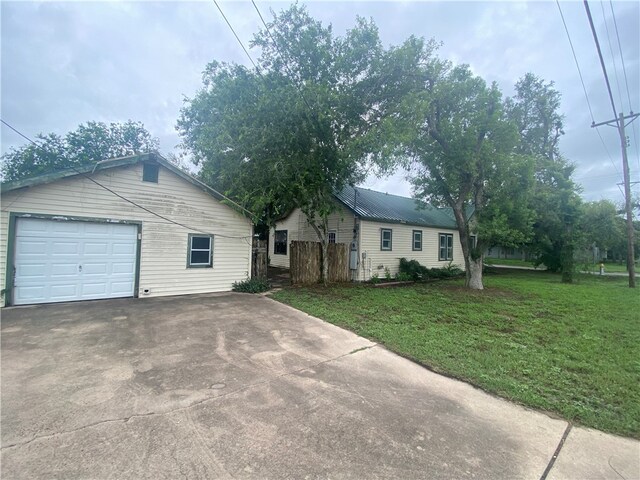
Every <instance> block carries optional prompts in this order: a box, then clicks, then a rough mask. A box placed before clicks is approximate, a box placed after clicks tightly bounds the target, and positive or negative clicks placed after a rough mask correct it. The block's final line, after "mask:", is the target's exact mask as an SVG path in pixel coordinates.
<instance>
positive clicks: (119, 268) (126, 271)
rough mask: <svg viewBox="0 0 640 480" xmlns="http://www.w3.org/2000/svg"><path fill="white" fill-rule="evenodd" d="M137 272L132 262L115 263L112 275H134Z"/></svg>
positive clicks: (112, 266)
mask: <svg viewBox="0 0 640 480" xmlns="http://www.w3.org/2000/svg"><path fill="white" fill-rule="evenodd" d="M135 271H136V266H135V263H132V262H124V263H121V262H113V263H112V264H111V273H112V274H113V275H132V274H134V273H135Z"/></svg>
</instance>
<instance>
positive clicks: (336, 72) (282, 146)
mask: <svg viewBox="0 0 640 480" xmlns="http://www.w3.org/2000/svg"><path fill="white" fill-rule="evenodd" d="M251 45H252V46H256V47H259V48H260V51H261V55H260V57H259V59H258V65H259V68H258V69H257V70H256V69H249V68H246V67H244V66H241V65H236V64H228V63H220V62H216V61H213V62H211V63H210V64H209V65H208V66H207V68H206V70H205V72H204V76H203V82H204V86H203V88H202V89H201V90H200V91H199V92H198V93H197V94H196V96H195V97H194V98H192V99H188V100H187V101H186V102H185V105H184V108H183V109H182V112H181V116H180V119H179V121H178V130H179V132H180V135H181V136H182V139H183V147H184V148H185V149H186V150H187V151H188V152H190V153H191V154H192V157H193V159H194V162H195V163H196V165H199V166H200V167H201V170H200V175H201V178H202V179H203V181H205V182H206V183H208V184H210V185H212V186H213V187H214V188H216V189H218V190H220V191H222V192H224V193H225V194H226V195H228V196H230V197H231V198H234V199H235V200H236V201H238V202H239V203H241V204H242V205H243V206H244V207H245V208H247V209H248V210H251V211H254V212H260V213H261V220H262V221H265V222H266V223H268V224H272V223H273V222H274V221H275V219H277V218H278V217H279V216H281V215H282V214H284V213H285V212H287V211H288V210H290V209H292V208H295V207H298V208H300V209H301V210H302V211H303V212H304V214H305V215H306V217H307V219H308V220H309V223H310V224H311V226H312V227H313V228H314V230H315V231H316V233H317V235H318V238H319V240H320V241H321V242H322V243H323V246H324V247H325V248H326V244H327V242H328V239H327V236H328V227H327V218H328V215H329V214H330V213H332V212H333V211H334V210H335V209H336V204H335V201H334V199H333V195H332V194H333V192H334V191H335V190H339V189H341V188H342V187H344V186H345V185H347V184H355V183H358V182H359V181H361V180H363V179H364V178H365V176H366V174H367V172H368V169H369V168H371V166H372V165H374V163H375V161H376V160H377V159H379V158H381V157H382V156H383V155H384V152H385V151H387V150H388V149H389V148H391V147H390V146H391V145H392V144H393V143H394V142H396V141H397V140H396V139H395V138H394V137H392V136H389V135H384V132H385V131H384V129H382V128H381V126H382V124H383V122H384V120H385V119H387V118H388V117H389V116H390V115H391V114H392V113H393V112H395V111H396V109H395V106H396V104H397V103H398V102H399V101H400V100H401V99H402V98H403V96H404V94H405V93H406V91H407V88H408V86H407V85H408V83H409V81H408V79H410V78H411V76H412V75H413V71H414V68H415V65H416V64H417V62H418V60H419V58H420V56H421V55H423V52H424V51H425V50H429V48H430V46H429V45H430V44H427V45H425V44H424V42H423V41H422V40H418V39H415V38H409V39H408V40H407V41H406V42H405V43H404V44H403V45H401V46H399V47H391V48H384V47H383V46H382V43H381V41H380V38H379V36H378V29H377V27H376V26H375V24H374V23H373V22H372V21H368V20H364V19H362V18H358V19H357V22H356V24H355V26H354V27H353V28H351V29H350V30H348V31H347V32H346V33H345V35H343V36H336V35H335V34H334V32H333V30H332V28H331V26H324V25H323V24H322V23H320V22H318V21H316V20H314V19H313V18H311V17H310V16H309V14H308V12H307V10H306V8H305V7H304V6H298V5H293V6H291V7H290V8H288V9H287V10H284V11H282V12H280V13H279V14H275V15H274V19H273V20H272V21H271V22H269V23H267V26H266V28H265V29H263V30H261V31H260V32H258V33H257V34H256V35H255V36H254V39H253V41H252V42H251ZM325 258H326V255H325ZM323 268H326V265H325V264H324V262H323ZM325 273H326V271H325Z"/></svg>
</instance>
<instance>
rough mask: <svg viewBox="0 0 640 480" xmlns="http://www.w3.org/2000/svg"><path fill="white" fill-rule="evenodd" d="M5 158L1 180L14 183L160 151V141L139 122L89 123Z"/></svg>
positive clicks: (13, 151)
mask: <svg viewBox="0 0 640 480" xmlns="http://www.w3.org/2000/svg"><path fill="white" fill-rule="evenodd" d="M36 139H37V140H36V145H34V144H32V143H29V144H26V145H23V146H22V147H19V148H12V149H11V150H10V151H9V152H7V153H5V154H4V155H3V156H2V167H1V170H0V171H1V173H2V180H3V181H13V180H19V179H22V178H26V177H32V176H35V175H41V174H45V173H49V172H53V171H56V170H63V169H66V168H74V167H78V166H82V165H87V164H91V163H95V162H97V161H99V160H105V159H107V158H115V157H124V156H127V155H134V154H137V153H144V152H150V151H152V150H157V148H158V140H157V139H156V138H153V137H152V136H151V134H150V133H149V132H148V131H147V130H146V129H145V128H144V126H143V124H142V123H140V122H133V121H131V120H129V121H127V122H125V123H110V124H108V125H107V124H106V123H102V122H87V123H86V124H81V125H80V126H78V128H77V129H76V130H74V131H71V132H68V133H67V134H66V135H65V136H64V137H61V136H59V135H56V134H54V133H50V134H47V135H43V134H39V135H37V136H36Z"/></svg>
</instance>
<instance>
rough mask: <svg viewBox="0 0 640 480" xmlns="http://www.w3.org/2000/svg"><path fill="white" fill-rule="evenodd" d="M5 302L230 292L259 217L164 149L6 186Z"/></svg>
mask: <svg viewBox="0 0 640 480" xmlns="http://www.w3.org/2000/svg"><path fill="white" fill-rule="evenodd" d="M1 188H2V215H1V217H0V219H1V223H0V285H1V287H0V288H2V293H3V305H24V304H34V303H51V302H66V301H74V300H89V299H102V298H118V297H144V296H149V297H152V296H161V295H180V294H190V293H206V292H219V291H227V290H231V285H232V283H233V282H235V281H238V280H244V279H245V278H247V277H248V276H249V275H250V274H251V236H252V233H253V226H252V223H251V221H250V220H249V219H248V218H246V217H245V216H243V215H242V214H241V213H239V212H238V211H237V210H235V209H234V208H232V207H231V206H229V205H226V204H225V203H223V201H224V200H225V199H224V197H223V196H222V195H221V194H219V193H218V192H216V191H215V190H212V189H211V188H209V187H207V186H206V185H204V184H203V183H201V182H199V181H198V180H196V179H195V178H193V177H191V176H190V175H188V174H186V173H184V172H183V171H181V170H180V169H178V168H176V167H175V166H174V165H173V164H171V163H170V162H168V161H166V160H165V159H163V158H162V157H160V156H159V155H157V154H145V155H136V156H131V157H126V158H118V159H111V160H105V161H101V162H97V163H96V164H95V165H91V166H89V167H86V168H78V169H75V170H66V171H63V172H57V173H53V174H50V175H43V176H39V177H34V178H29V179H25V180H20V181H15V182H9V183H5V184H3V185H2V187H1Z"/></svg>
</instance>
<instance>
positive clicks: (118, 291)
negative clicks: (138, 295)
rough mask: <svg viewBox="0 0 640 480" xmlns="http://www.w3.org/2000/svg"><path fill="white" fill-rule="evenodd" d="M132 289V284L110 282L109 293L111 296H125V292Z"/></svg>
mask: <svg viewBox="0 0 640 480" xmlns="http://www.w3.org/2000/svg"><path fill="white" fill-rule="evenodd" d="M132 289H133V282H128V281H127V282H117V281H114V282H111V293H112V295H113V296H126V295H127V292H130V291H131V290H132Z"/></svg>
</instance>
